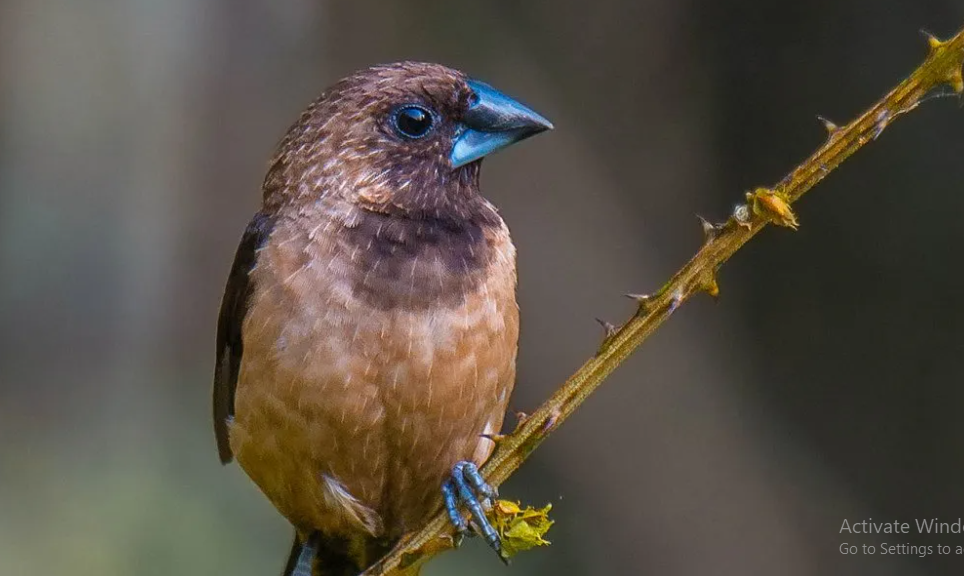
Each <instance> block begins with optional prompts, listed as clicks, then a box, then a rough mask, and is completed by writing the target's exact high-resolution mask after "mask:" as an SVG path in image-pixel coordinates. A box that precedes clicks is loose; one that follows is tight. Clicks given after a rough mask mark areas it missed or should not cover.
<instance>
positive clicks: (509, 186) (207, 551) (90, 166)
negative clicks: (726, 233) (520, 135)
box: [0, 0, 964, 576]
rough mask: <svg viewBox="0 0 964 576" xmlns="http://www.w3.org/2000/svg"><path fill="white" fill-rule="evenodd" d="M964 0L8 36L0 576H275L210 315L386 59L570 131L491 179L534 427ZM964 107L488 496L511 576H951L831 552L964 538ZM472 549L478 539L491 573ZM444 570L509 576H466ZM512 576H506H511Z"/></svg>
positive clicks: (451, 566) (946, 110) (731, 271)
mask: <svg viewBox="0 0 964 576" xmlns="http://www.w3.org/2000/svg"><path fill="white" fill-rule="evenodd" d="M962 25H964V5H962V4H961V3H960V2H959V1H957V0H934V1H931V2H900V1H897V0H876V1H873V2H871V1H866V0H852V1H850V2H831V1H829V0H818V1H816V2H809V3H785V2H783V3H780V2H766V1H762V0H735V1H732V2H721V3H710V2H700V3H697V2H676V1H674V0H650V1H647V2H636V1H633V0H599V1H597V2H594V3H586V2H580V3H570V2H559V1H553V0H529V1H527V2H519V3H517V2H509V1H507V0H501V1H496V2H487V3H483V2H474V3H455V2H449V3H443V2H427V1H422V0H419V1H414V2H407V3H401V2H398V3H387V2H382V1H381V0H352V1H347V0H330V1H327V2H326V1H317V0H314V1H313V0H282V1H277V2H269V1H241V2H235V1H228V0H206V1H189V0H173V1H170V2H153V1H148V0H129V1H124V0H87V1H68V0H39V1H35V0H6V2H4V3H3V4H0V434H2V438H3V440H2V444H0V576H22V575H23V576H26V575H28V574H36V573H38V572H46V573H70V574H76V575H97V576H101V575H106V576H113V575H117V576H119V575H131V574H137V575H138V576H153V575H157V576H160V575H170V574H178V575H185V576H187V575H208V574H231V575H237V576H240V575H249V574H250V575H252V576H264V575H271V574H275V573H276V572H277V571H278V570H279V569H280V565H281V561H282V559H283V555H284V553H285V551H286V550H287V539H288V537H289V534H288V530H289V529H288V527H287V526H286V525H285V524H284V522H283V521H282V520H281V518H280V517H278V516H277V515H276V514H275V513H274V511H273V510H272V509H271V507H270V505H269V504H268V503H267V502H266V501H265V500H264V499H263V498H262V497H261V496H260V494H258V493H257V491H256V489H255V488H254V487H253V485H252V484H251V483H250V482H248V480H247V479H246V478H245V477H244V475H243V474H242V473H241V472H240V470H239V469H238V468H237V467H229V468H221V467H220V466H219V465H218V463H217V456H216V454H215V448H214V443H213V437H212V433H211V431H210V423H209V418H210V405H209V387H210V376H211V370H212V361H213V332H214V323H215V318H216V309H217V305H218V300H219V298H220V295H221V289H222V287H223V281H224V278H225V275H226V273H227V270H228V266H229V264H230V260H231V256H232V254H233V250H234V247H235V243H236V241H237V239H238V237H239V235H240V232H241V230H242V229H243V227H244V225H245V223H246V221H247V219H248V217H249V216H250V215H251V214H252V213H253V212H254V211H255V209H256V206H257V204H258V202H259V185H260V179H261V177H262V174H263V171H264V169H265V167H266V160H267V158H268V156H269V154H270V152H271V149H272V146H273V144H274V142H276V141H277V139H278V138H279V137H280V136H281V134H282V133H283V131H284V129H285V127H286V126H288V124H289V123H290V122H291V121H293V120H294V118H295V117H296V116H297V114H298V113H299V112H300V110H301V108H302V107H303V106H304V105H305V104H306V103H307V102H308V101H309V100H311V99H312V98H313V97H314V96H315V95H316V93H318V92H319V91H320V90H321V89H322V88H324V87H325V86H326V85H327V84H329V83H330V82H332V81H333V80H335V79H337V78H338V77H340V76H342V75H343V74H345V73H347V72H349V71H350V70H352V69H355V68H357V67H361V66H365V65H368V64H371V63H374V62H380V61H391V60H399V59H404V58H417V59H425V60H433V61H439V62H443V63H446V64H450V65H453V66H457V67H460V68H462V69H464V70H466V71H467V72H469V73H470V74H472V75H474V76H476V77H479V78H482V79H485V80H488V81H490V82H492V83H493V84H495V85H497V86H499V87H500V88H502V89H504V90H505V91H507V92H509V93H510V94H513V95H516V96H519V97H521V98H522V99H523V100H525V101H527V102H528V103H530V104H531V105H533V106H534V107H535V108H537V109H538V110H540V111H542V112H544V113H545V114H546V115H547V116H548V117H550V118H551V119H552V120H553V121H554V122H555V123H556V126H557V130H556V131H555V132H553V133H551V134H549V135H546V136H541V137H539V138H537V139H535V140H533V141H531V142H527V143H525V144H523V145H521V146H519V147H517V148H515V149H513V150H512V151H511V152H508V153H505V154H504V155H501V154H500V155H499V156H498V157H495V158H493V159H491V160H489V161H487V162H486V166H485V170H484V172H485V174H484V182H483V185H484V189H485V191H486V192H487V194H488V195H489V196H490V197H491V198H492V199H493V200H494V201H495V202H496V203H497V204H498V205H499V206H500V207H501V208H502V211H503V214H504V216H505V218H506V219H507V220H508V222H509V223H510V225H511V227H512V229H513V231H514V235H515V239H516V243H517V244H518V246H519V251H520V266H521V281H520V300H521V306H522V311H523V337H522V343H521V346H522V348H521V354H520V376H519V386H518V392H517V394H516V396H515V400H514V402H513V403H514V406H515V407H516V408H518V409H522V410H525V409H531V408H533V407H534V406H536V405H537V404H538V403H539V402H541V401H542V399H544V398H545V397H546V396H547V395H548V394H549V393H550V392H551V391H552V390H553V389H554V387H556V386H557V385H558V384H559V383H560V382H561V381H562V380H563V379H564V378H565V376H566V375H568V374H569V373H570V372H571V371H572V370H573V369H574V368H576V367H577V366H578V365H579V364H580V363H581V362H582V361H583V360H584V359H585V358H587V357H588V355H590V354H591V353H592V352H593V350H594V349H595V347H596V346H597V345H598V341H599V338H600V337H601V334H600V331H599V328H598V326H597V325H596V324H595V322H594V320H593V318H594V317H596V316H600V317H603V318H607V319H609V320H612V321H619V320H622V319H623V318H625V317H626V316H627V315H628V314H629V313H630V312H631V305H630V303H629V302H628V301H626V300H623V299H621V298H620V296H619V295H620V294H621V293H624V292H630V291H637V292H638V291H645V290H647V289H653V288H655V287H657V286H659V285H660V284H661V283H662V282H663V281H664V280H665V279H666V278H667V277H668V276H669V274H671V273H672V272H673V271H674V270H675V269H676V267H678V266H679V265H680V264H682V263H683V261H684V260H685V259H686V258H688V257H689V256H690V255H691V254H692V252H693V251H694V250H695V249H696V248H697V247H698V245H699V242H700V231H699V226H698V223H697V221H696V219H695V218H694V213H697V212H699V213H700V214H702V215H704V216H706V217H709V218H713V219H717V220H722V219H724V218H725V217H726V215H727V214H728V212H729V210H730V209H731V207H732V205H733V204H734V203H735V202H736V201H737V200H738V199H740V198H741V197H742V192H743V191H744V190H746V189H748V188H751V187H753V186H755V185H765V184H770V183H773V182H775V181H777V180H778V179H779V178H781V177H782V175H783V174H784V173H785V172H787V171H788V170H789V169H790V168H791V167H792V166H793V165H794V164H795V163H796V162H797V161H799V160H800V159H802V158H803V157H804V156H805V155H806V154H808V153H809V152H810V151H811V150H812V149H813V148H815V147H816V146H818V145H819V144H820V143H821V141H822V139H823V138H824V134H823V132H822V128H821V126H820V125H819V124H818V123H817V122H816V121H815V120H814V115H815V114H823V115H826V116H828V117H830V118H832V119H835V120H837V121H840V122H842V121H846V120H847V119H849V118H851V117H852V116H853V115H854V114H856V113H857V112H859V111H860V110H862V109H863V108H864V107H866V106H867V105H869V104H870V103H871V102H872V101H873V100H874V99H876V98H877V97H878V96H880V95H881V94H883V92H884V91H885V90H886V89H887V88H888V87H890V86H891V85H893V84H894V83H896V82H897V81H898V80H900V79H901V78H902V77H903V76H904V75H906V74H907V73H908V72H909V71H910V70H911V69H912V68H913V67H914V66H915V65H916V64H917V63H918V62H920V61H921V59H922V58H923V56H924V54H925V51H926V43H925V41H924V40H923V38H921V37H920V36H919V35H918V34H917V30H918V29H919V28H922V27H923V28H926V29H928V30H930V31H932V32H934V33H935V34H937V35H944V36H946V35H949V34H951V33H953V32H954V31H955V30H957V29H958V28H960V27H961V26H962ZM962 157H964V112H962V108H961V103H960V100H956V99H937V100H934V101H930V102H928V103H927V104H926V105H924V106H922V107H921V109H919V110H917V111H915V112H914V113H913V114H911V115H910V116H908V117H906V118H905V119H901V121H900V122H898V123H897V124H895V125H894V126H893V127H892V128H891V129H889V130H888V131H887V132H885V133H884V135H883V136H882V137H881V138H880V139H879V140H878V141H877V142H875V143H873V144H872V145H870V146H868V147H867V148H866V149H865V150H863V151H862V152H860V153H859V154H858V155H857V156H855V157H854V158H852V159H851V160H850V161H848V162H847V163H846V164H845V165H844V166H843V168H842V169H841V170H840V171H839V172H836V173H834V174H833V175H831V177H830V178H829V179H828V180H827V181H826V182H825V183H823V184H821V185H820V186H819V187H818V189H816V190H815V191H814V192H813V193H812V194H811V195H810V196H808V197H807V198H806V199H805V201H804V202H803V203H802V204H801V205H800V207H799V216H800V218H801V221H802V225H803V226H802V228H801V230H800V231H799V232H797V233H791V232H789V231H787V230H782V229H780V230H778V229H772V230H767V231H765V232H764V233H763V234H761V236H760V237H759V238H758V239H757V240H754V241H753V242H751V243H750V244H749V245H748V246H747V248H746V249H745V250H743V251H742V252H740V253H739V254H738V255H737V257H736V258H735V259H734V260H733V261H732V262H731V263H730V264H729V265H727V266H726V267H725V268H724V269H723V270H722V273H721V275H720V282H721V285H722V289H723V295H722V299H721V301H720V302H719V303H718V304H716V305H714V304H712V303H711V302H710V301H709V299H698V300H696V301H694V302H693V303H692V304H689V305H687V306H685V307H684V308H683V309H682V310H681V311H680V312H679V313H678V314H677V316H676V317H674V318H673V319H672V321H671V322H669V323H668V324H667V325H666V326H665V327H664V328H663V329H661V330H660V331H659V333H658V334H657V335H656V336H655V337H654V338H653V339H652V341H651V342H648V343H647V344H646V345H645V346H644V347H643V348H642V349H641V351H640V352H639V354H637V355H636V356H635V357H634V358H633V359H632V360H631V361H629V362H628V363H627V365H626V366H625V367H623V368H622V369H620V370H619V371H618V372H617V374H616V375H614V376H613V377H612V378H611V380H610V381H609V382H607V383H606V385H605V386H604V387H603V388H602V389H601V390H600V392H599V394H598V395H597V396H595V397H594V398H593V399H591V400H590V401H589V402H588V404H587V405H586V406H585V407H584V409H583V410H581V411H580V412H579V413H578V414H577V415H576V416H575V417H574V418H573V419H572V420H571V421H570V422H568V423H567V424H566V425H565V426H564V427H563V428H561V429H560V430H559V431H558V432H557V433H556V434H555V435H554V436H553V438H552V439H551V440H550V441H549V442H547V443H546V444H545V445H544V447H543V448H542V449H540V450H539V451H538V452H536V453H535V454H534V456H533V457H532V458H531V460H530V461H529V462H528V463H527V464H526V466H525V467H524V468H523V469H522V471H521V472H520V473H519V474H518V475H517V476H515V477H514V478H513V479H512V480H511V481H510V482H509V483H508V484H507V485H506V486H505V487H504V488H503V493H504V494H506V495H508V496H510V497H513V498H522V499H523V500H526V501H530V502H532V503H534V504H540V503H543V502H547V501H549V502H552V503H553V504H554V506H555V516H556V518H557V520H558V523H557V525H556V527H555V528H554V529H553V531H552V532H551V533H550V537H551V539H552V540H553V541H554V545H553V547H551V548H550V549H548V550H541V551H537V552H532V553H528V554H525V555H523V556H522V557H520V558H519V559H518V560H517V562H516V563H515V565H514V566H513V567H512V568H511V571H512V573H515V574H558V573H562V574H740V575H743V574H783V575H789V576H792V575H798V574H799V575H803V574H868V575H869V574H874V575H880V574H895V575H897V574H899V575H913V574H952V573H959V572H960V566H961V565H962V563H964V557H955V556H950V557H948V556H943V557H942V556H937V555H936V554H935V555H934V556H931V557H928V558H923V559H920V558H916V557H914V556H881V555H880V554H877V555H875V556H856V557H852V556H842V555H841V554H840V553H839V551H838V546H839V545H840V544H841V543H842V542H849V543H855V544H862V543H876V544H879V543H881V542H888V543H923V544H931V545H935V544H938V543H942V544H952V545H956V544H964V536H962V535H946V536H940V537H934V536H931V537H918V536H915V535H908V536H906V537H897V538H891V537H881V536H867V537H861V536H849V535H847V534H839V533H838V531H839V528H840V525H841V522H842V520H843V519H844V518H849V519H851V520H862V519H866V518H874V519H875V520H877V521H881V520H893V519H895V518H896V519H900V520H902V521H908V522H912V521H913V519H915V518H929V517H934V516H940V517H943V518H945V519H957V518H958V517H959V516H960V515H961V510H962V509H964V491H962V490H961V489H960V487H961V486H962V485H964V465H962V464H961V462H962V455H964V428H962V426H961V424H960V423H961V422H962V418H961V412H962V410H964V387H962V386H961V384H962V382H964V363H962V361H961V357H962V355H964V307H962V305H961V302H960V300H961V296H962V293H964V272H962V269H961V266H960V256H961V248H960V246H961V245H962V238H964V237H962V234H964V232H962V228H961V225H960V222H961V218H962V214H964V193H962V192H964V189H962V182H964V162H962V161H961V159H962ZM473 544H477V543H473ZM468 548H469V550H468V551H462V552H459V553H457V554H450V555H448V556H447V557H445V558H444V559H441V560H440V561H438V562H436V563H434V564H433V565H432V566H431V568H430V569H429V571H428V574H429V575H431V574H445V573H452V572H456V573H460V574H462V573H464V574H483V573H484V574H491V573H495V572H497V571H501V570H502V568H500V567H499V566H498V564H497V563H496V561H495V560H494V559H492V558H491V557H489V555H488V554H487V553H486V552H485V551H484V550H482V549H481V546H477V545H473V546H469V547H468ZM506 573H508V572H506Z"/></svg>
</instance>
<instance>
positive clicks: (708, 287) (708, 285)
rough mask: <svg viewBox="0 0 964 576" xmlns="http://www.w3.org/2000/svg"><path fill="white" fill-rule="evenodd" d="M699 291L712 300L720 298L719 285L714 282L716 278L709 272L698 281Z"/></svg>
mask: <svg viewBox="0 0 964 576" xmlns="http://www.w3.org/2000/svg"><path fill="white" fill-rule="evenodd" d="M700 289H701V290H703V291H704V292H706V293H707V294H709V295H710V296H711V297H712V298H713V299H714V300H717V299H719V297H720V285H719V284H717V282H716V276H715V275H714V274H713V272H711V271H707V273H706V274H704V275H703V278H702V280H701V281H700Z"/></svg>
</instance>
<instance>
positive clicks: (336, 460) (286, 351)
mask: <svg viewBox="0 0 964 576" xmlns="http://www.w3.org/2000/svg"><path fill="white" fill-rule="evenodd" d="M315 280H319V279H315ZM497 280H500V281H501V280H502V279H497ZM310 281H311V279H308V280H306V284H305V286H310V285H311V284H310ZM502 284H504V285H505V288H502V289H495V287H494V286H495V285H493V286H492V287H491V288H492V289H489V288H490V287H488V286H485V285H483V286H482V287H481V289H480V291H479V292H478V293H477V294H475V295H469V296H468V297H466V298H465V300H464V302H462V303H461V304H459V305H453V306H450V307H447V308H446V309H441V310H421V311H417V312H405V311H399V310H393V311H384V310H375V309H367V307H366V306H365V304H364V303H362V302H359V301H354V300H352V299H351V298H344V299H343V300H341V301H338V299H337V298H333V297H331V296H330V295H329V296H327V297H325V298H322V299H321V300H322V303H323V304H324V308H321V306H322V303H319V308H312V305H311V302H312V301H311V300H307V301H305V300H303V298H306V296H305V295H304V294H301V293H300V292H299V290H298V289H297V286H295V287H292V286H291V285H280V284H279V285H278V286H277V287H275V288H272V289H267V290H263V291H262V292H261V294H260V295H258V297H257V298H255V300H254V301H253V302H252V307H251V310H250V312H249V314H248V317H247V319H246V321H245V325H244V349H245V353H244V357H243V360H242V366H241V375H240V378H239V382H238V387H237V395H236V400H235V418H234V422H233V424H232V425H231V431H230V434H231V439H230V440H231V448H232V450H233V452H234V454H235V455H236V457H237V459H238V462H239V463H240V465H241V466H242V467H243V468H244V470H245V471H246V472H247V473H248V475H249V476H250V477H251V478H252V479H253V480H254V482H255V483H256V484H257V485H258V486H259V487H260V488H261V490H262V491H263V492H264V493H265V494H266V495H267V496H268V498H269V499H270V500H271V501H272V502H273V503H274V504H275V506H276V507H277V508H278V510H279V511H280V512H281V513H282V514H283V515H285V516H286V517H287V518H288V519H289V520H290V521H291V522H292V523H293V524H294V525H295V526H296V527H298V528H299V529H300V530H303V531H310V530H315V529H318V530H322V531H325V532H334V533H355V532H369V533H371V534H373V535H376V536H387V537H394V536H398V535H400V534H402V533H404V532H405V531H407V530H410V529H413V528H415V527H417V525H418V524H419V523H420V522H421V521H422V520H423V518H424V517H425V515H426V514H428V513H430V512H432V511H433V510H434V509H435V508H436V507H437V506H438V505H439V504H440V502H441V500H440V496H439V494H440V492H439V488H440V485H441V482H442V481H443V480H444V478H445V477H446V476H447V474H448V473H449V471H450V469H451V466H452V465H453V464H454V463H455V462H457V461H459V460H464V459H474V460H475V461H476V462H478V463H480V464H481V463H482V461H484V459H485V458H487V457H488V454H489V452H490V451H491V449H492V447H493V446H492V443H491V441H489V440H486V439H484V438H481V437H480V435H481V434H483V433H484V432H493V431H498V430H499V428H500V427H501V423H502V417H503V415H504V412H505V406H506V403H507V401H508V396H509V393H510V392H511V388H512V384H513V382H514V377H515V356H516V344H517V340H518V311H517V308H516V304H515V298H514V278H513V281H512V282H511V283H506V282H502ZM316 285H318V284H316ZM322 285H323V284H322ZM331 290H333V291H335V292H337V287H333V288H331Z"/></svg>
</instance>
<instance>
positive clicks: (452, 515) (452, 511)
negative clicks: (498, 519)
mask: <svg viewBox="0 0 964 576" xmlns="http://www.w3.org/2000/svg"><path fill="white" fill-rule="evenodd" d="M442 495H443V496H444V497H445V509H446V510H447V511H448V513H449V519H450V520H451V521H452V524H453V525H454V526H455V529H456V530H458V532H459V534H464V533H465V532H466V531H467V530H468V528H469V525H468V523H466V521H465V518H463V517H462V514H461V513H460V512H459V504H462V505H464V506H465V507H466V508H468V509H469V513H470V514H471V517H472V520H473V522H474V524H475V526H474V527H475V529H476V531H477V532H478V533H480V534H482V537H483V538H485V541H486V543H488V545H489V546H490V547H491V548H492V549H493V550H495V552H496V554H498V555H499V558H501V559H502V560H503V561H505V558H504V557H503V556H502V540H500V539H499V533H498V532H496V531H495V528H493V527H492V524H491V523H490V522H489V519H488V518H486V517H485V509H484V507H483V506H491V505H492V499H493V498H496V497H498V495H499V494H498V492H496V490H495V488H493V487H492V486H490V485H489V484H487V483H486V481H485V480H484V479H483V478H482V475H481V474H479V468H478V467H477V466H476V465H475V464H474V463H473V462H469V461H466V460H463V461H461V462H459V463H457V464H456V465H455V466H453V467H452V476H451V478H449V479H448V480H446V481H445V483H444V484H442Z"/></svg>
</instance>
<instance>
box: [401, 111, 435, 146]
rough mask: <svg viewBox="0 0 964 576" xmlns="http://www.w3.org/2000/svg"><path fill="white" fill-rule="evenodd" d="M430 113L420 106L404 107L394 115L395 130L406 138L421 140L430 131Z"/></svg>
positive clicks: (432, 120) (431, 119)
mask: <svg viewBox="0 0 964 576" xmlns="http://www.w3.org/2000/svg"><path fill="white" fill-rule="evenodd" d="M433 122H434V118H432V113H431V112H429V111H428V110H426V109H425V108H422V107H421V106H405V107H404V108H400V109H399V110H398V112H396V113H395V130H396V131H397V132H398V133H399V134H401V135H402V136H405V137H406V138H421V137H423V136H425V135H426V134H428V133H429V132H430V131H431V130H432V123H433Z"/></svg>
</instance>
